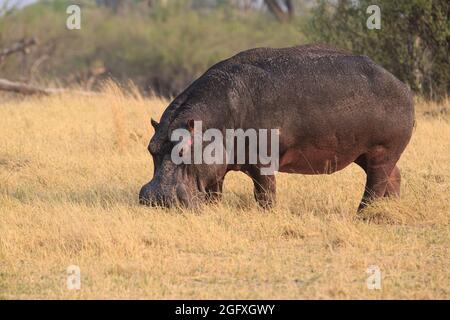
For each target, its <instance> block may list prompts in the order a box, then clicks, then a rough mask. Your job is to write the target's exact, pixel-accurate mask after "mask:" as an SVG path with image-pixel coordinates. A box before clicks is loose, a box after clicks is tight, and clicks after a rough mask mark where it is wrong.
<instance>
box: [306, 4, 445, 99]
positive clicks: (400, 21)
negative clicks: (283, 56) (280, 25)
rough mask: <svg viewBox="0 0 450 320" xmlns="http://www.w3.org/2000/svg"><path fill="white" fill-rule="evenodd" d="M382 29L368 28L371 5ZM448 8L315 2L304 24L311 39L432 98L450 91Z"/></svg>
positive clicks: (440, 5)
mask: <svg viewBox="0 0 450 320" xmlns="http://www.w3.org/2000/svg"><path fill="white" fill-rule="evenodd" d="M373 4H375V5H378V6H379V7H380V9H381V29H380V30H376V29H375V30H369V29H368V28H367V26H366V21H367V19H368V18H369V16H370V14H367V13H366V10H367V7H369V6H370V5H373ZM449 16H450V4H449V2H448V1H447V0H408V1H391V0H377V1H375V0H359V1H351V0H339V1H326V0H319V3H318V6H317V7H316V8H314V9H313V13H312V18H311V20H310V22H309V24H308V26H307V32H306V33H307V35H309V38H310V40H311V41H321V42H327V43H331V44H334V45H336V46H339V47H342V48H347V49H349V50H352V51H353V52H355V53H359V54H365V55H368V56H369V57H371V58H372V59H373V60H374V61H376V62H377V63H379V64H381V65H382V66H384V67H385V68H386V69H387V70H389V71H390V72H392V73H393V74H394V75H396V76H397V77H398V78H399V79H400V80H402V81H403V82H405V83H407V84H408V85H409V86H410V87H411V89H412V90H414V91H415V92H417V93H420V94H422V95H424V96H425V97H427V98H431V99H440V98H442V97H444V96H445V95H447V94H448V93H449V92H450V87H449V86H450V62H449V46H450V22H449V21H450V20H449Z"/></svg>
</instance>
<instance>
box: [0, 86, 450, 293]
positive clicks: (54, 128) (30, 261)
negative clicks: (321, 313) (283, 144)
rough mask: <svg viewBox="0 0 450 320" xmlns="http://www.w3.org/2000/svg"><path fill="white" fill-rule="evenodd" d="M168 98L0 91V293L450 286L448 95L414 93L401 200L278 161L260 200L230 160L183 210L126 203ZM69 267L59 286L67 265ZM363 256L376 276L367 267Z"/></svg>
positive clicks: (113, 91) (351, 178) (353, 175)
mask: <svg viewBox="0 0 450 320" xmlns="http://www.w3.org/2000/svg"><path fill="white" fill-rule="evenodd" d="M166 105H167V101H162V100H159V99H156V98H154V99H143V98H141V97H140V96H139V95H138V94H128V95H124V94H123V93H122V91H121V90H119V89H118V88H117V87H115V86H114V85H109V86H107V88H106V89H105V92H104V95H102V96H95V97H80V96H71V95H62V96H53V97H42V98H27V99H24V100H23V99H18V98H17V97H12V96H7V95H4V96H0V298H2V299H13V298H19V299H34V298H44V299H59V298H68V299H84V298H95V299H103V298H150V299H160V298H182V299H183V298H210V299H216V298H231V299H233V298H241V299H248V298H254V299H260V298H265V299H272V298H281V299H284V298H289V299H304V298H306V299H310V298H319V299H322V298H331V299H335V298H338V299H349V298H356V299H363V298H364V299H365V298H368V299H378V298H382V299H387V298H399V299H407V298H413V299H421V298H424V299H429V298H438V299H449V298H450V293H449V290H450V278H449V277H450V276H449V269H450V263H449V262H450V260H449V253H450V252H449V243H450V232H449V231H450V229H449V217H450V215H449V214H450V192H449V190H450V140H449V139H450V123H449V115H448V111H449V107H450V102H449V101H446V102H444V103H441V104H425V103H422V102H420V101H419V102H418V103H417V110H416V113H417V127H416V129H415V131H414V135H413V138H412V141H411V143H410V145H409V146H408V148H407V149H406V152H405V153H404V155H403V157H402V158H401V160H400V163H399V167H400V169H401V170H402V174H403V185H402V187H403V189H402V192H403V193H402V197H401V198H400V199H393V200H383V201H379V202H377V203H375V204H373V205H372V206H371V207H369V208H368V209H367V210H366V211H365V213H364V214H365V215H366V216H367V217H368V218H369V221H362V220H358V219H355V212H356V207H357V205H358V203H359V200H360V198H361V195H362V192H363V188H364V179H365V177H364V174H363V172H362V170H361V169H359V167H357V166H356V165H352V166H350V167H348V168H346V169H345V170H343V171H341V172H338V173H335V174H333V175H330V176H302V175H285V174H279V175H278V177H277V179H278V204H277V206H276V208H275V209H274V210H273V211H271V212H264V211H262V210H260V209H259V208H258V207H257V205H256V203H255V201H254V200H253V195H252V184H251V181H250V180H249V179H248V178H247V177H246V176H244V175H243V174H238V173H235V174H230V175H229V176H227V180H226V182H225V195H224V201H223V202H222V203H220V204H218V205H215V206H207V207H204V208H202V209H201V210H199V211H197V212H192V211H183V210H180V209H174V210H171V211H168V210H164V209H152V208H147V207H142V206H140V205H138V203H137V193H138V191H139V188H140V186H141V185H142V184H143V183H145V182H147V181H148V180H149V179H150V177H151V175H152V161H151V157H150V155H149V154H148V152H147V150H146V147H147V143H148V140H149V138H150V136H151V134H152V129H151V126H150V117H151V116H153V117H155V118H158V119H159V115H160V114H161V112H162V111H163V110H164V108H165V106H166ZM69 265H77V266H79V267H80V271H81V289H80V290H69V289H68V288H67V285H66V279H67V267H68V266H69ZM370 265H377V266H378V267H379V268H380V270H381V274H382V282H381V286H382V287H381V289H380V290H369V289H368V288H367V285H366V279H367V277H368V276H369V275H368V274H367V273H366V270H367V268H368V267H369V266H370Z"/></svg>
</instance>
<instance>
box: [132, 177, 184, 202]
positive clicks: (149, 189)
mask: <svg viewBox="0 0 450 320" xmlns="http://www.w3.org/2000/svg"><path fill="white" fill-rule="evenodd" d="M139 203H140V204H142V205H147V206H162V207H171V206H173V205H175V204H177V203H178V204H181V205H183V206H189V204H190V200H189V196H188V193H187V191H186V188H185V187H184V186H183V185H181V184H180V185H177V187H176V188H175V189H174V190H172V191H170V192H169V191H167V190H166V191H163V189H162V188H160V187H158V186H157V185H156V183H154V182H153V181H151V182H149V183H147V184H145V185H144V186H142V188H141V191H140V192H139Z"/></svg>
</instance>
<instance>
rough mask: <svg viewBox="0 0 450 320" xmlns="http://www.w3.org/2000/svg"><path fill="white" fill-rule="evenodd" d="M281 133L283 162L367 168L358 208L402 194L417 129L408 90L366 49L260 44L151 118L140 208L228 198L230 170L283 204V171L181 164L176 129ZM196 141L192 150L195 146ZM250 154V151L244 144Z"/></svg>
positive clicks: (266, 198)
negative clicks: (403, 163) (404, 162)
mask: <svg viewBox="0 0 450 320" xmlns="http://www.w3.org/2000/svg"><path fill="white" fill-rule="evenodd" d="M196 121H197V122H199V121H201V123H202V128H203V129H202V130H206V129H207V128H216V129H218V130H219V131H221V132H223V133H225V130H227V129H243V130H247V129H255V130H259V129H268V130H270V129H277V130H278V131H277V132H278V168H277V170H276V171H278V172H285V173H298V174H331V173H333V172H336V171H339V170H341V169H343V168H345V167H347V166H349V165H350V164H352V163H356V164H357V165H358V166H359V167H361V168H362V169H363V170H364V172H365V173H366V176H367V178H366V185H365V189H364V193H363V196H362V200H361V202H360V204H359V207H358V211H359V210H361V209H363V208H365V207H366V206H367V205H368V204H369V203H370V202H371V201H373V200H374V199H377V198H380V197H387V196H398V195H399V193H400V180H401V177H400V171H399V169H398V167H397V165H396V164H397V161H398V160H399V158H400V156H401V154H402V152H403V151H404V150H405V147H406V146H407V144H408V142H409V140H410V138H411V135H412V131H413V127H414V123H415V120H414V103H413V96H412V93H411V91H410V90H409V88H408V87H407V86H406V85H405V84H404V83H402V82H401V81H400V80H398V79H397V78H396V77H395V76H393V75H392V74H391V73H389V72H388V71H386V70H385V69H384V68H383V67H381V66H379V65H377V64H376V63H374V62H373V61H372V60H371V59H370V58H368V57H367V56H364V55H357V54H353V53H351V52H349V51H346V50H341V49H337V48H334V47H332V46H328V45H322V44H315V45H314V44H312V45H301V46H295V47H289V48H255V49H250V50H247V51H243V52H240V53H238V54H236V55H234V56H233V57H231V58H229V59H226V60H223V61H221V62H218V63H217V64H215V65H213V66H212V67H211V68H209V69H208V70H207V71H206V72H205V73H204V74H203V75H202V76H200V77H199V78H198V79H197V80H195V81H194V82H193V83H192V84H190V85H189V86H188V87H187V88H186V89H185V90H184V91H183V92H182V93H181V94H179V95H178V96H177V97H176V98H175V99H174V100H173V101H172V102H171V103H170V104H169V106H168V107H167V108H166V110H165V111H164V112H163V114H162V116H161V119H160V122H159V123H158V122H157V121H155V120H153V119H151V124H152V126H153V127H154V130H155V132H154V135H153V137H152V138H151V140H150V143H149V145H148V151H149V152H150V154H151V156H152V157H153V163H154V174H153V178H152V180H151V181H150V182H149V183H147V184H145V185H144V186H143V187H142V188H141V190H140V193H139V200H140V203H142V204H148V205H159V206H164V207H169V206H172V205H174V204H181V205H182V206H187V207H195V206H197V205H198V204H200V203H204V202H208V201H217V200H218V199H220V198H221V194H222V186H223V182H224V178H225V175H226V174H227V172H229V171H232V170H233V171H241V172H244V173H245V174H247V175H248V176H249V177H250V178H251V179H252V180H253V183H254V196H255V198H256V201H257V202H258V203H259V204H260V205H261V206H262V207H264V208H270V207H271V206H273V204H274V203H275V198H276V197H275V195H276V183H275V173H276V172H273V174H261V166H262V164H261V163H259V162H257V163H247V162H244V163H236V162H234V163H228V162H224V163H213V164H205V163H190V164H186V163H181V164H176V163H174V161H173V159H172V158H171V152H172V150H173V148H174V146H175V143H174V141H172V140H171V133H172V132H174V130H176V129H181V128H183V129H186V130H189V132H192V127H193V123H194V122H196ZM191 147H192V141H191V140H190V141H189V145H188V146H187V147H186V148H185V147H183V148H184V149H182V150H184V151H186V152H190V151H192V150H191V149H189V148H191ZM245 152H247V153H248V152H250V151H249V148H248V146H247V145H246V148H245Z"/></svg>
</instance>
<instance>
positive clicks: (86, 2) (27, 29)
mask: <svg viewBox="0 0 450 320" xmlns="http://www.w3.org/2000/svg"><path fill="white" fill-rule="evenodd" d="M108 1H116V0H78V1H68V0H41V1H39V2H38V3H37V4H34V5H30V6H28V7H25V8H24V9H22V10H16V11H13V12H10V13H8V14H3V15H0V49H1V48H2V47H4V46H7V45H8V44H11V43H13V42H15V41H17V40H20V39H22V38H24V37H32V36H34V37H37V38H38V40H39V45H38V46H37V47H35V48H33V50H32V51H31V52H30V53H29V54H28V55H14V56H12V57H9V58H8V59H7V60H6V62H5V63H3V64H0V77H5V78H9V79H12V80H21V81H30V82H39V83H43V82H44V83H45V82H57V83H60V84H61V85H63V86H66V85H71V84H73V83H74V82H75V83H77V82H78V83H82V82H83V81H84V80H85V78H83V75H84V74H86V73H87V72H88V71H89V70H90V69H92V68H93V67H96V66H104V67H105V68H106V70H107V73H105V74H103V75H102V77H105V78H106V77H113V78H115V79H116V80H118V81H121V82H126V81H128V79H132V80H133V81H134V82H135V83H136V84H137V85H138V86H139V87H140V88H141V89H142V90H143V91H146V92H147V91H149V90H152V91H154V92H156V93H158V94H161V95H165V96H174V95H176V94H177V93H179V92H180V90H182V89H183V88H184V87H185V86H186V85H187V84H189V83H190V82H191V81H192V80H194V79H195V78H196V77H198V76H199V75H201V74H202V73H203V72H204V71H205V70H206V69H207V68H208V67H210V66H211V65H213V64H214V63H216V62H218V61H220V60H222V59H224V58H227V57H230V56H232V55H233V54H235V53H237V52H239V51H242V50H245V49H249V48H253V47H261V46H270V47H285V46H292V45H299V44H304V43H307V42H322V43H330V44H334V45H336V46H338V47H341V48H347V49H350V50H351V51H353V52H355V53H359V54H365V55H368V56H369V57H371V58H372V59H373V60H374V61H375V62H377V63H379V64H381V65H382V66H384V67H385V68H386V69H387V70H389V71H390V72H392V73H393V74H395V75H396V76H397V77H398V78H399V79H401V80H402V81H404V82H405V83H407V84H408V85H409V86H410V87H411V88H412V89H413V90H414V91H415V92H417V93H419V94H421V95H424V96H425V97H427V98H432V99H440V98H442V97H444V96H446V95H447V94H448V92H449V91H450V64H449V46H450V45H449V43H450V22H449V21H450V19H449V16H450V5H449V2H448V0H399V1H391V0H359V1H355V0H296V1H294V5H295V7H296V8H297V10H296V14H295V17H294V19H293V20H292V21H291V22H290V23H280V22H279V21H277V20H276V19H275V17H274V16H273V15H271V14H270V13H269V12H267V10H266V11H264V10H256V9H250V10H242V9H241V8H239V6H236V3H237V2H239V1H231V0H230V1H227V0H179V1H170V0H167V1H163V0H159V1H158V0H153V1H152V3H153V5H152V6H151V7H149V6H148V1H147V0H145V1H144V0H121V1H122V2H124V3H127V4H128V5H127V6H126V7H125V8H122V9H121V10H118V9H117V8H114V9H112V8H111V7H108V6H107V5H105V3H107V2H108ZM73 3H76V4H79V5H80V6H81V9H82V28H81V30H67V29H66V27H65V24H66V19H67V16H68V15H67V13H66V8H67V6H68V5H69V4H73ZM100 3H102V4H103V5H99V4H100ZM163 4H164V5H163ZM372 4H376V5H379V6H380V8H381V30H368V29H367V27H366V21H367V18H368V17H369V14H368V13H367V12H366V9H367V7H368V6H369V5H372ZM40 60H42V63H40V64H39V65H36V61H40ZM83 79H84V80H83ZM97 83H98V82H97Z"/></svg>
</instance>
